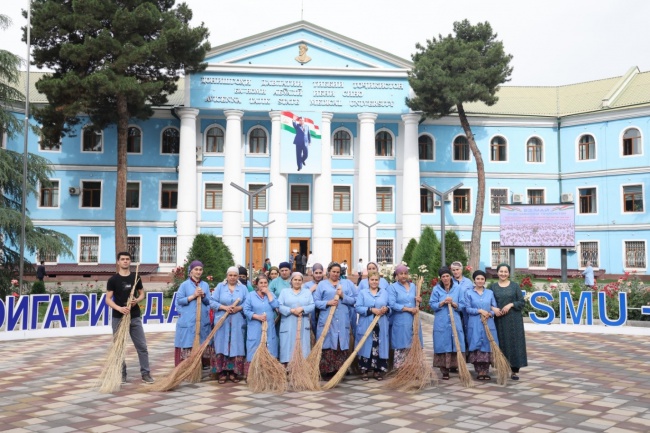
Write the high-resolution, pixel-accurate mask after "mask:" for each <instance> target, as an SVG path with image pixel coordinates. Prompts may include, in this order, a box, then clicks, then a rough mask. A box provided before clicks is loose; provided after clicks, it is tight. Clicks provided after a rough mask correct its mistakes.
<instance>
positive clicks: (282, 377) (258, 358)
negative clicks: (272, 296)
mask: <svg viewBox="0 0 650 433" xmlns="http://www.w3.org/2000/svg"><path fill="white" fill-rule="evenodd" d="M267 331H268V322H266V321H264V322H262V338H261V339H260V345H259V346H258V347H257V351H255V355H253V359H252V360H251V365H250V367H249V368H248V378H247V379H246V382H247V384H248V387H249V388H250V390H251V391H253V392H256V393H269V392H272V393H275V394H282V393H283V392H285V391H286V390H287V373H286V371H285V369H284V367H283V366H282V364H280V362H279V361H278V360H277V359H276V358H275V357H274V356H273V355H271V353H270V352H269V349H268V347H266V341H267V334H266V333H267Z"/></svg>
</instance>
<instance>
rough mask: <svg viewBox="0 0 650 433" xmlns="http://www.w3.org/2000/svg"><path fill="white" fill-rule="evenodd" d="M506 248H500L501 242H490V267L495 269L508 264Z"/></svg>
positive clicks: (508, 258)
mask: <svg viewBox="0 0 650 433" xmlns="http://www.w3.org/2000/svg"><path fill="white" fill-rule="evenodd" d="M509 260H510V257H509V256H508V248H501V242H492V267H493V268H496V267H497V266H499V265H500V264H501V263H508V262H509Z"/></svg>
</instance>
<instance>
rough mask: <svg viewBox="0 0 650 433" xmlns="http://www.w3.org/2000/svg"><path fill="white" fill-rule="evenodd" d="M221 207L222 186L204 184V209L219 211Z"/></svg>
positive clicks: (218, 184)
mask: <svg viewBox="0 0 650 433" xmlns="http://www.w3.org/2000/svg"><path fill="white" fill-rule="evenodd" d="M222 207H223V185H222V184H220V183H206V184H205V209H208V210H221V209H222Z"/></svg>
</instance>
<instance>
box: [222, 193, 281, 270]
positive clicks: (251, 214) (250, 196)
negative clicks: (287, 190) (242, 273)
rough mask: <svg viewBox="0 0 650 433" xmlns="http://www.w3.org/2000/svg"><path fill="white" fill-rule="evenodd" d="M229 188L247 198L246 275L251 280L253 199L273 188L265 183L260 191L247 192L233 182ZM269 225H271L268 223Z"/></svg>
mask: <svg viewBox="0 0 650 433" xmlns="http://www.w3.org/2000/svg"><path fill="white" fill-rule="evenodd" d="M230 186H232V187H234V188H236V189H238V190H239V191H241V192H243V193H244V194H246V195H247V196H248V209H249V211H250V215H249V218H248V222H249V233H250V236H249V238H248V248H249V251H250V254H249V257H248V275H250V278H253V222H254V221H255V220H254V219H253V198H254V197H257V196H258V195H259V194H260V193H262V192H264V191H266V190H267V189H269V188H271V187H272V186H273V184H272V183H270V182H269V183H267V184H266V185H264V186H263V187H261V188H260V189H258V190H256V191H249V190H247V189H244V188H242V187H241V186H239V185H237V184H236V183H235V182H230ZM269 224H271V223H269Z"/></svg>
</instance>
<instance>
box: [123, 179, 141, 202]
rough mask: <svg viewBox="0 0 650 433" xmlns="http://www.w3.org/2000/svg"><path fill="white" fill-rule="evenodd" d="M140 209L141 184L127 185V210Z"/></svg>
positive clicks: (132, 183)
mask: <svg viewBox="0 0 650 433" xmlns="http://www.w3.org/2000/svg"><path fill="white" fill-rule="evenodd" d="M139 207H140V182H127V183H126V208H127V209H137V208H139Z"/></svg>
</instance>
